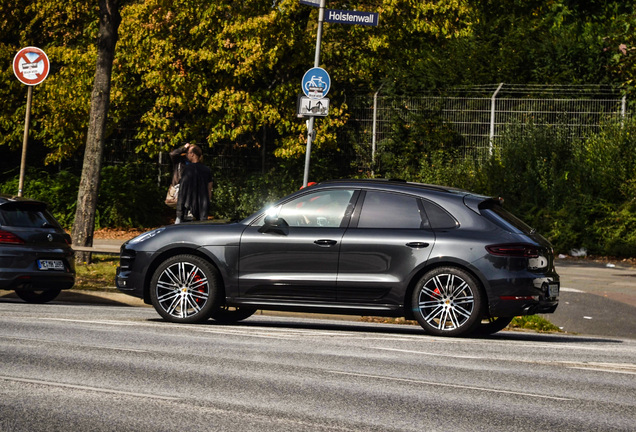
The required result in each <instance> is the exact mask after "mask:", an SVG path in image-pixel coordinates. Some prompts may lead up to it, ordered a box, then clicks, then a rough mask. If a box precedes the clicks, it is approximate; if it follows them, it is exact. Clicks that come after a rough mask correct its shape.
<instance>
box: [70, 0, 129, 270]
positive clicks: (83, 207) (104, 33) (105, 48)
mask: <svg viewBox="0 0 636 432" xmlns="http://www.w3.org/2000/svg"><path fill="white" fill-rule="evenodd" d="M120 23H121V15H120V13H119V0H99V34H98V37H97V63H96V68H95V82H94V84H93V92H92V94H91V112H90V117H89V125H88V134H87V137H86V149H85V151H84V165H83V167H82V177H81V180H80V187H79V192H78V194H77V210H76V212H75V223H74V224H73V231H72V238H73V244H74V245H77V246H92V245H93V232H94V230H95V210H96V208H97V194H98V192H99V180H100V170H101V166H102V154H103V151H104V135H105V130H106V119H107V117H108V106H109V103H110V78H111V73H112V69H113V59H114V58H115V45H116V44H117V38H118V33H117V30H118V28H119V24H120ZM76 259H77V261H79V262H90V259H91V255H90V253H87V252H80V253H78V254H77V256H76Z"/></svg>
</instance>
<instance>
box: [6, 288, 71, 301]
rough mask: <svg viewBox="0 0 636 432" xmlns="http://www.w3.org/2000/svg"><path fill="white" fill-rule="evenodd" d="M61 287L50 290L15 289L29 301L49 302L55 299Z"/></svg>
mask: <svg viewBox="0 0 636 432" xmlns="http://www.w3.org/2000/svg"><path fill="white" fill-rule="evenodd" d="M61 292H62V290H61V289H48V290H36V291H32V290H15V293H16V294H17V295H18V297H20V298H21V299H22V300H24V301H25V302H27V303H47V302H50V301H51V300H54V299H55V298H56V297H57V296H58V295H60V293H61Z"/></svg>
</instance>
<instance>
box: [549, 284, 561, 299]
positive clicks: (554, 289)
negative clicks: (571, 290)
mask: <svg viewBox="0 0 636 432" xmlns="http://www.w3.org/2000/svg"><path fill="white" fill-rule="evenodd" d="M548 293H549V294H550V297H558V296H559V284H556V283H551V284H548Z"/></svg>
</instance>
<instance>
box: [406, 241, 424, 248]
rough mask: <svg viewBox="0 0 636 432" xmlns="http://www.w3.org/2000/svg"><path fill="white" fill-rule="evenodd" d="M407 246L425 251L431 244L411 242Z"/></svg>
mask: <svg viewBox="0 0 636 432" xmlns="http://www.w3.org/2000/svg"><path fill="white" fill-rule="evenodd" d="M406 245H407V246H408V247H410V248H413V249H424V248H427V247H428V246H429V244H428V243H425V242H410V243H407V244H406Z"/></svg>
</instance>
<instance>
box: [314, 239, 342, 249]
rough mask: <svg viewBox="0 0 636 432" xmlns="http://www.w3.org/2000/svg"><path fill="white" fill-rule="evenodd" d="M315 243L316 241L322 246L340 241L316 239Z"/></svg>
mask: <svg viewBox="0 0 636 432" xmlns="http://www.w3.org/2000/svg"><path fill="white" fill-rule="evenodd" d="M314 243H316V244H317V245H318V246H320V247H330V246H333V245H335V244H336V243H338V242H337V241H335V240H316V241H315V242H314Z"/></svg>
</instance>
